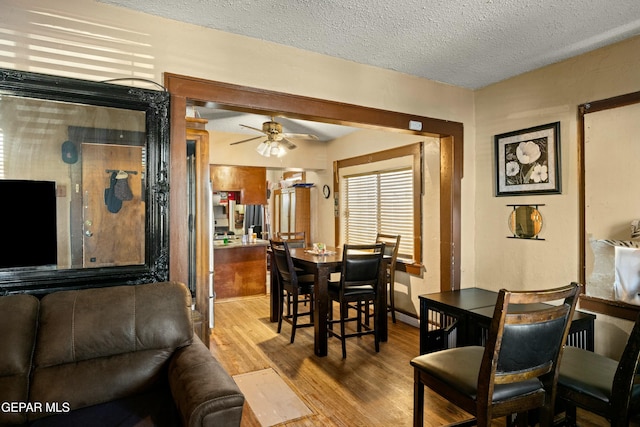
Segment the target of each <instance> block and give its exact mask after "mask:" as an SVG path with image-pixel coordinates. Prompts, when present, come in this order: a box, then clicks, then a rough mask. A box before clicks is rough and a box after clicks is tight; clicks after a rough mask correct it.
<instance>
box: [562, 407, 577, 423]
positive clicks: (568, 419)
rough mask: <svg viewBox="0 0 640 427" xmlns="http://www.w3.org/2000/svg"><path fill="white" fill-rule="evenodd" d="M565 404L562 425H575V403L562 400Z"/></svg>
mask: <svg viewBox="0 0 640 427" xmlns="http://www.w3.org/2000/svg"><path fill="white" fill-rule="evenodd" d="M563 402H564V404H565V411H564V413H565V416H564V425H565V427H576V426H577V424H576V421H577V418H576V405H574V404H572V403H569V402H565V401H563Z"/></svg>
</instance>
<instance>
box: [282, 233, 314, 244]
mask: <svg viewBox="0 0 640 427" xmlns="http://www.w3.org/2000/svg"><path fill="white" fill-rule="evenodd" d="M276 240H279V241H283V240H287V241H289V240H302V241H303V242H304V246H306V244H307V233H305V232H304V231H278V232H277V233H276Z"/></svg>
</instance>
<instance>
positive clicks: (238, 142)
mask: <svg viewBox="0 0 640 427" xmlns="http://www.w3.org/2000/svg"><path fill="white" fill-rule="evenodd" d="M259 138H264V136H262V135H260V136H254V137H253V138H249V139H243V140H242V141H236V142H232V143H231V144H229V145H236V144H242V143H243V142H249V141H253V140H254V139H259Z"/></svg>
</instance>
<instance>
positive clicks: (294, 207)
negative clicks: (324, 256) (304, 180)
mask: <svg viewBox="0 0 640 427" xmlns="http://www.w3.org/2000/svg"><path fill="white" fill-rule="evenodd" d="M273 195H274V214H273V231H274V235H275V233H278V232H283V233H285V232H293V231H304V232H305V236H306V237H305V239H306V241H307V242H306V243H307V244H309V242H310V240H311V189H310V188H308V187H289V188H282V189H278V190H274V192H273Z"/></svg>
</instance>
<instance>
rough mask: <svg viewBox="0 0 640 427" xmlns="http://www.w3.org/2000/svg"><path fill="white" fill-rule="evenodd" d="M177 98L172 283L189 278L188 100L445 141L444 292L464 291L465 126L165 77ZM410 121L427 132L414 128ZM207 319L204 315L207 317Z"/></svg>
mask: <svg viewBox="0 0 640 427" xmlns="http://www.w3.org/2000/svg"><path fill="white" fill-rule="evenodd" d="M164 85H165V87H166V88H167V90H168V91H169V93H170V94H171V144H170V153H171V158H172V159H176V160H175V161H171V165H170V172H171V189H170V223H171V226H170V227H169V228H170V254H171V256H170V266H169V277H170V278H171V280H178V281H182V280H184V279H185V278H186V277H187V273H188V272H187V271H186V263H185V262H184V260H185V259H186V254H187V253H188V252H187V247H186V240H185V239H184V238H181V236H185V235H186V226H187V219H186V211H187V210H186V200H184V199H185V197H184V192H183V191H182V187H181V186H180V183H182V182H184V181H185V179H186V166H185V164H184V163H185V162H183V161H182V159H184V158H185V157H186V146H185V144H183V143H182V142H183V141H184V135H185V128H186V125H185V112H186V107H187V101H188V100H194V101H203V102H214V103H216V105H218V106H219V107H220V108H224V109H228V110H237V111H243V112H248V113H254V114H262V115H268V116H269V115H279V114H284V115H286V116H287V117H291V118H296V119H302V120H311V121H318V122H325V123H333V124H338V125H346V126H357V127H365V128H367V127H368V128H375V129H380V128H384V129H387V130H390V131H397V132H401V133H407V134H414V135H427V136H431V137H438V138H440V269H441V271H440V289H441V290H442V291H447V290H453V289H459V288H460V271H461V268H460V261H461V260H460V258H461V247H460V239H461V181H462V175H463V130H464V127H463V124H462V123H458V122H453V121H449V120H441V119H434V118H431V117H423V116H417V115H412V114H406V113H398V112H394V111H388V110H380V109H376V108H369V107H362V106H358V105H353V104H345V103H341V102H335V101H328V100H323V99H318V98H310V97H305V96H300V95H292V94H287V93H282V92H273V91H269V90H265V89H257V88H251V87H247V86H240V85H234V84H229V83H222V82H217V81H212V80H205V79H200V78H196V77H189V76H183V75H178V74H172V73H164ZM410 122H419V123H421V124H422V129H423V130H422V131H414V130H410V129H409V123H410ZM203 314H204V313H203Z"/></svg>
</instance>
